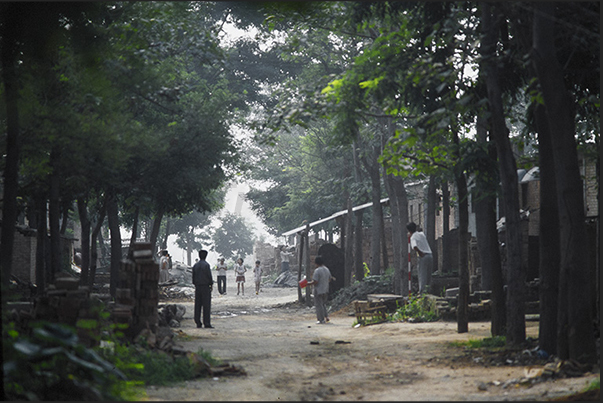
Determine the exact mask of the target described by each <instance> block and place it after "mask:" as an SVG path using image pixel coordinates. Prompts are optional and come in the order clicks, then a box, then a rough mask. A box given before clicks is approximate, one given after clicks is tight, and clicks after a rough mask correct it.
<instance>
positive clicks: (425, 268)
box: [406, 222, 433, 294]
mask: <svg viewBox="0 0 603 403" xmlns="http://www.w3.org/2000/svg"><path fill="white" fill-rule="evenodd" d="M406 229H407V230H408V233H409V234H410V247H411V248H412V249H413V250H415V251H417V254H418V255H419V265H418V266H419V267H418V277H419V294H423V293H424V292H427V287H428V286H429V284H430V283H431V270H432V267H433V256H432V254H431V248H430V247H429V243H428V242H427V237H426V236H425V234H424V233H423V231H417V224H415V223H414V222H409V223H408V224H407V225H406Z"/></svg>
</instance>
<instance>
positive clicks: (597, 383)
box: [584, 379, 601, 392]
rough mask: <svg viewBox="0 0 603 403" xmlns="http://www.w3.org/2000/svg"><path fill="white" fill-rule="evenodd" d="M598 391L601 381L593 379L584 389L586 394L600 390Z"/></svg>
mask: <svg viewBox="0 0 603 403" xmlns="http://www.w3.org/2000/svg"><path fill="white" fill-rule="evenodd" d="M600 389H601V379H595V380H594V381H592V382H591V383H590V384H589V385H588V386H587V387H586V388H584V392H588V391H591V390H600Z"/></svg>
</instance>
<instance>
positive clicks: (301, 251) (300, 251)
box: [297, 231, 309, 302]
mask: <svg viewBox="0 0 603 403" xmlns="http://www.w3.org/2000/svg"><path fill="white" fill-rule="evenodd" d="M298 237H299V239H298V240H299V248H298V255H297V261H298V265H299V269H298V270H297V283H298V284H299V282H300V281H301V275H302V267H303V263H304V238H305V237H304V232H303V231H302V232H301V233H300V234H298ZM308 281H309V279H308ZM297 300H298V301H299V302H302V301H303V294H302V289H301V287H300V286H299V285H298V286H297Z"/></svg>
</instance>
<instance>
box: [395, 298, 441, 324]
mask: <svg viewBox="0 0 603 403" xmlns="http://www.w3.org/2000/svg"><path fill="white" fill-rule="evenodd" d="M438 319H440V316H439V314H438V310H437V308H436V305H435V301H434V300H433V299H431V298H428V297H426V296H424V295H419V296H411V298H410V299H409V300H408V303H407V304H405V305H403V306H401V307H399V308H398V309H397V310H396V312H394V313H393V314H392V315H391V318H390V320H392V321H408V322H435V321H437V320H438Z"/></svg>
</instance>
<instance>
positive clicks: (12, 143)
mask: <svg viewBox="0 0 603 403" xmlns="http://www.w3.org/2000/svg"><path fill="white" fill-rule="evenodd" d="M2 11H3V13H2V14H3V15H2V16H0V18H2V23H1V24H0V29H2V32H1V34H0V37H1V40H2V43H1V44H2V46H0V52H1V53H0V55H1V63H2V81H3V84H4V100H5V103H6V121H5V124H6V137H5V138H4V142H5V147H6V149H5V151H4V153H5V157H4V183H3V199H2V235H1V239H0V265H1V266H2V267H1V270H0V274H1V276H2V280H1V285H2V287H0V288H2V289H4V287H8V285H9V281H10V275H11V273H12V263H13V244H14V240H15V225H16V222H17V193H18V189H19V184H18V175H19V148H20V146H19V109H18V100H19V81H18V77H17V65H16V61H17V54H18V51H19V49H18V41H19V37H20V35H21V29H20V28H21V25H20V24H21V23H20V21H19V18H18V15H19V14H20V13H19V11H20V4H14V5H13V4H9V5H3V7H2ZM0 293H1V291H0ZM0 296H2V294H0ZM4 299H5V298H4V296H2V304H3V305H2V307H4V302H5V301H4ZM2 387H3V386H2Z"/></svg>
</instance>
